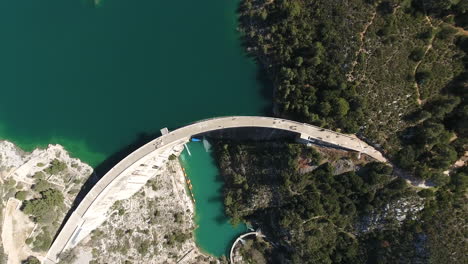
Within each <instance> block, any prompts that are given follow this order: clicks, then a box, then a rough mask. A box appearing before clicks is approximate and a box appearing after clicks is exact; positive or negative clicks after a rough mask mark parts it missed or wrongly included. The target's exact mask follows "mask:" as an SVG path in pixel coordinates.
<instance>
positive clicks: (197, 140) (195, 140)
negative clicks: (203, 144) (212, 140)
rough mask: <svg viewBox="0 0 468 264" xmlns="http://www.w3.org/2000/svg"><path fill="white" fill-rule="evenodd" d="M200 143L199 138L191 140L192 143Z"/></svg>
mask: <svg viewBox="0 0 468 264" xmlns="http://www.w3.org/2000/svg"><path fill="white" fill-rule="evenodd" d="M200 141H202V140H201V139H199V138H192V142H200Z"/></svg>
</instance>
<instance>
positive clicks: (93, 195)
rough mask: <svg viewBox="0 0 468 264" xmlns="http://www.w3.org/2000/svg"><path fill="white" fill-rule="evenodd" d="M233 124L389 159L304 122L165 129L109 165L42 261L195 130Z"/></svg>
mask: <svg viewBox="0 0 468 264" xmlns="http://www.w3.org/2000/svg"><path fill="white" fill-rule="evenodd" d="M232 128H267V130H262V131H272V130H279V131H278V132H268V133H272V134H271V135H272V136H273V135H275V134H276V133H278V134H277V135H281V133H283V132H284V131H286V132H287V133H295V134H296V135H297V139H298V140H299V141H302V142H304V143H307V142H315V143H319V144H326V145H331V146H335V147H339V148H343V149H347V150H352V151H357V152H359V153H364V154H367V155H369V156H370V157H373V158H374V159H376V160H378V161H382V162H385V161H386V159H385V158H384V157H383V156H382V154H381V153H380V152H379V151H377V150H376V149H374V148H373V147H371V146H369V145H368V144H366V143H365V142H363V141H361V140H360V139H358V138H357V137H355V136H354V135H345V134H340V133H337V132H334V131H331V130H327V129H323V128H320V127H316V126H312V125H309V124H305V123H299V122H296V121H291V120H285V119H280V118H271V117H261V116H231V117H219V118H212V119H207V120H202V121H199V122H196V123H193V124H190V125H187V126H184V127H181V128H178V129H176V130H174V131H171V132H169V133H165V134H164V135H162V136H160V137H158V138H156V139H154V140H152V141H151V142H149V143H147V144H145V145H143V146H142V147H140V148H139V149H137V150H135V151H134V152H132V153H131V154H130V155H128V156H127V157H125V158H124V159H123V160H121V161H120V162H119V163H117V164H116V165H115V166H114V167H113V168H112V169H110V170H109V171H108V172H107V173H106V174H105V175H104V176H103V177H102V178H101V179H100V180H99V181H98V182H97V183H96V185H94V186H93V188H92V189H91V190H90V191H89V192H88V193H87V194H86V196H85V197H84V198H83V200H82V201H81V202H80V203H79V205H78V206H77V207H76V209H75V210H74V211H73V212H72V213H71V215H70V217H69V218H68V219H67V220H66V222H65V223H63V225H62V229H61V230H60V231H59V233H58V235H57V236H56V238H55V240H54V242H53V243H52V246H51V247H50V249H49V251H48V252H47V255H46V258H45V260H44V261H43V262H44V263H57V262H58V261H59V260H58V257H57V256H58V255H59V254H60V253H61V252H63V251H64V250H67V249H70V248H73V247H75V246H76V245H77V244H78V243H79V242H80V241H81V240H82V239H83V238H85V237H86V236H88V235H89V234H90V233H91V231H93V230H94V229H96V228H97V227H99V226H100V225H101V224H102V223H103V222H104V221H105V220H106V219H107V217H108V215H107V214H108V212H109V209H110V207H111V206H112V205H113V204H114V203H115V202H116V201H118V200H123V199H127V198H130V197H131V196H132V195H133V194H135V193H136V192H137V191H138V190H140V189H141V188H142V187H143V186H144V185H145V184H146V182H147V181H148V180H149V179H150V178H151V177H154V176H155V175H157V174H158V173H159V168H160V167H162V166H163V165H164V163H165V162H166V161H167V159H168V158H169V156H170V155H171V154H174V153H178V152H180V151H182V149H183V144H184V143H186V142H188V141H189V140H190V138H191V137H192V136H193V135H199V134H203V133H207V132H212V131H216V130H224V129H232ZM259 131H260V130H259ZM281 131H283V132H281ZM229 133H231V132H229ZM232 133H238V132H232ZM262 133H263V132H262ZM226 135H228V134H226Z"/></svg>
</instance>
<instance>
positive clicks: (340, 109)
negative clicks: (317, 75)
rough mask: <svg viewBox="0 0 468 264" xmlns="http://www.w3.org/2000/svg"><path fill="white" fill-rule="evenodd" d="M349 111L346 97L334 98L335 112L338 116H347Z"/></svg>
mask: <svg viewBox="0 0 468 264" xmlns="http://www.w3.org/2000/svg"><path fill="white" fill-rule="evenodd" d="M348 111H349V103H348V101H346V100H345V99H344V98H336V99H334V100H333V112H334V114H335V115H337V116H340V117H342V116H345V115H346V114H347V113H348Z"/></svg>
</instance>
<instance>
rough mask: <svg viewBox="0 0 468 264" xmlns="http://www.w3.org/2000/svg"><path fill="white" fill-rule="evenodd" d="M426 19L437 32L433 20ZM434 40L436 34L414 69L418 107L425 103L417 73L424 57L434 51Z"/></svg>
mask: <svg viewBox="0 0 468 264" xmlns="http://www.w3.org/2000/svg"><path fill="white" fill-rule="evenodd" d="M425 19H426V21H427V23H428V24H429V26H431V28H432V29H434V30H435V29H436V27H435V26H434V25H433V24H432V21H431V19H430V18H429V17H428V16H426V17H425ZM434 38H435V34H433V35H432V36H431V39H429V44H428V45H427V46H426V49H425V50H424V55H423V58H422V59H421V60H420V61H418V62H417V63H416V66H415V67H414V70H413V76H414V77H415V78H414V79H415V80H414V88H415V89H416V102H417V103H418V105H421V104H422V103H423V101H422V100H421V92H420V91H421V88H420V87H419V84H418V81H417V80H416V73H417V72H418V69H419V66H420V65H421V63H422V61H423V60H424V57H426V54H427V53H428V52H429V50H430V49H432V42H433V41H434Z"/></svg>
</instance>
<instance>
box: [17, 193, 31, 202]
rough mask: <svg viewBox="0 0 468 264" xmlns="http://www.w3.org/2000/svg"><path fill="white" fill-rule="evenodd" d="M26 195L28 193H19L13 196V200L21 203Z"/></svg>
mask: <svg viewBox="0 0 468 264" xmlns="http://www.w3.org/2000/svg"><path fill="white" fill-rule="evenodd" d="M27 195H28V192H26V191H19V192H17V193H16V194H15V198H16V199H18V200H21V201H24V200H25V199H26V196H27Z"/></svg>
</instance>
